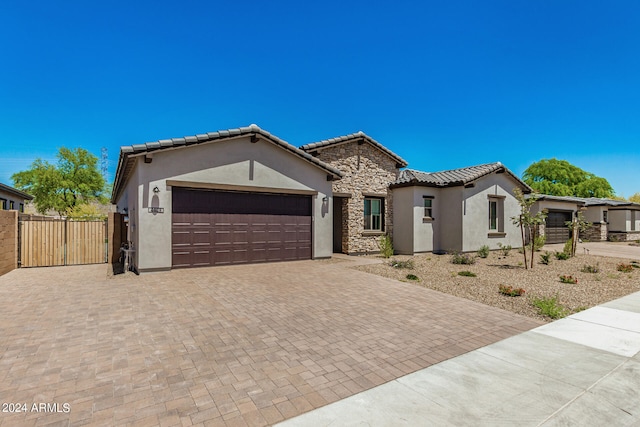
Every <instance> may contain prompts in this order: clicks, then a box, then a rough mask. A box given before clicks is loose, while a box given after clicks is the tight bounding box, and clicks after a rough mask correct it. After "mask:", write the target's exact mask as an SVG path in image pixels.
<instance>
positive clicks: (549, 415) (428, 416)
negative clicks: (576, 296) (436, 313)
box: [278, 292, 640, 427]
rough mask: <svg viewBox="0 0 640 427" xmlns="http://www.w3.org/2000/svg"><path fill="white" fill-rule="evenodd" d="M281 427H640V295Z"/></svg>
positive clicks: (384, 386) (390, 383)
mask: <svg viewBox="0 0 640 427" xmlns="http://www.w3.org/2000/svg"><path fill="white" fill-rule="evenodd" d="M278 425H279V426H282V427H285V426H286V427H290V426H314V427H315V426H328V425H331V426H332V427H333V426H355V425H370V426H396V425H420V426H446V425H451V426H461V425H468V426H478V425H486V426H496V425H505V426H541V425H543V426H569V425H579V426H603V425H615V426H629V425H640V292H638V293H634V294H631V295H628V296H626V297H623V298H620V299H618V300H615V301H611V302H609V303H606V304H603V305H601V306H597V307H593V308H591V309H589V310H585V311H583V312H580V313H577V314H574V315H572V316H570V317H568V318H565V319H562V320H559V321H556V322H553V323H550V324H547V325H544V326H541V327H538V328H536V329H533V330H531V331H528V332H524V333H522V334H520V335H517V336H514V337H511V338H507V339H505V340H503V341H500V342H497V343H495V344H492V345H489V346H486V347H483V348H480V349H478V350H475V351H472V352H469V353H467V354H464V355H462V356H458V357H456V358H453V359H450V360H447V361H445V362H442V363H439V364H436V365H433V366H431V367H429V368H426V369H423V370H421V371H418V372H415V373H413V374H409V375H406V376H404V377H401V378H398V379H396V380H394V381H391V382H388V383H386V384H383V385H381V386H378V387H375V388H373V389H370V390H367V391H364V392H362V393H359V394H357V395H354V396H351V397H349V398H346V399H343V400H340V401H338V402H335V403H333V404H330V405H327V406H324V407H322V408H319V409H316V410H314V411H311V412H308V413H306V414H303V415H300V416H298V417H296V418H292V419H289V420H287V421H285V422H282V423H280V424H278Z"/></svg>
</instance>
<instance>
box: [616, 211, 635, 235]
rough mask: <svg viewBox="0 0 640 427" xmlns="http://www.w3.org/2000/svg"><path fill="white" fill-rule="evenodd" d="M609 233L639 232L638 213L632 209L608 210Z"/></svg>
mask: <svg viewBox="0 0 640 427" xmlns="http://www.w3.org/2000/svg"><path fill="white" fill-rule="evenodd" d="M609 231H611V232H616V231H622V232H630V231H631V232H640V211H637V210H632V209H612V210H610V211H609Z"/></svg>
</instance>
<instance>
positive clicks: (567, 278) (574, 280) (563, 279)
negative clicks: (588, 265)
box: [560, 274, 578, 285]
mask: <svg viewBox="0 0 640 427" xmlns="http://www.w3.org/2000/svg"><path fill="white" fill-rule="evenodd" d="M560 281H561V282H562V283H571V284H572V285H575V284H576V283H578V278H577V277H573V276H569V275H567V274H563V275H562V276H560Z"/></svg>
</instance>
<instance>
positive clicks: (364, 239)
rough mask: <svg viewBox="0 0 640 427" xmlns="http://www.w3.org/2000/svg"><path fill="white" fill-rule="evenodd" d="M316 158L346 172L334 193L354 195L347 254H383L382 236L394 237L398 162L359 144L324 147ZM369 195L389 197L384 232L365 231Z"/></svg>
mask: <svg viewBox="0 0 640 427" xmlns="http://www.w3.org/2000/svg"><path fill="white" fill-rule="evenodd" d="M314 155H315V156H316V157H317V158H319V159H320V160H322V161H323V162H325V163H328V164H330V165H332V166H333V167H335V168H337V169H339V170H340V171H341V172H342V173H343V175H344V176H343V177H342V179H340V180H338V181H334V182H333V192H334V193H348V194H351V197H350V198H349V199H346V201H345V203H346V215H344V214H343V218H345V224H346V226H347V231H346V233H347V236H346V239H343V245H342V246H343V247H342V250H343V252H345V253H368V252H379V250H380V248H379V246H378V242H379V239H380V235H382V234H385V233H387V234H389V235H391V236H393V218H394V212H393V209H394V203H393V195H392V192H391V190H389V184H390V183H391V182H393V181H395V179H396V178H397V177H398V168H396V162H395V160H394V159H392V158H391V157H389V155H388V154H386V153H383V152H382V151H380V150H379V149H378V148H376V147H373V146H372V145H370V144H368V143H366V142H365V143H362V144H359V143H358V142H357V141H349V142H345V143H342V144H336V145H332V146H329V147H326V148H322V149H320V150H319V151H318V152H317V153H314ZM365 194H376V195H378V194H379V195H381V196H383V197H384V198H385V216H384V223H385V226H384V230H383V232H382V233H380V232H369V231H365V229H364V199H365ZM343 231H344V229H343Z"/></svg>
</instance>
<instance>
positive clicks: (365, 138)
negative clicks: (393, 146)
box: [300, 131, 408, 168]
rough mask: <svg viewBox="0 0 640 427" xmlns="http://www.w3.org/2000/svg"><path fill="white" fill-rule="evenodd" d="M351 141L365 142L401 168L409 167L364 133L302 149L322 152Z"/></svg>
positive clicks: (404, 161)
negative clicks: (327, 148)
mask: <svg viewBox="0 0 640 427" xmlns="http://www.w3.org/2000/svg"><path fill="white" fill-rule="evenodd" d="M351 141H365V142H367V143H369V144H371V145H373V146H374V147H376V148H378V149H379V150H380V151H382V152H383V153H385V154H387V155H388V156H389V157H391V158H392V159H393V160H395V161H396V163H398V165H399V167H401V168H404V167H406V166H407V164H408V163H407V161H406V160H404V159H403V158H402V157H400V156H398V155H397V154H396V153H394V152H393V151H391V150H389V149H388V148H387V147H385V146H384V145H382V144H380V143H379V142H378V141H376V140H375V139H373V138H371V137H370V136H368V135H367V134H365V133H364V132H362V131H358V132H356V133H351V134H349V135H344V136H338V137H336V138H329V139H324V140H322V141H318V142H313V143H310V144H305V145H303V146H301V147H300V149H301V150H303V151H307V152H309V151H315V150H319V149H320V150H321V149H323V148H326V147H329V146H332V145H335V144H342V143H344V142H351Z"/></svg>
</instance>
